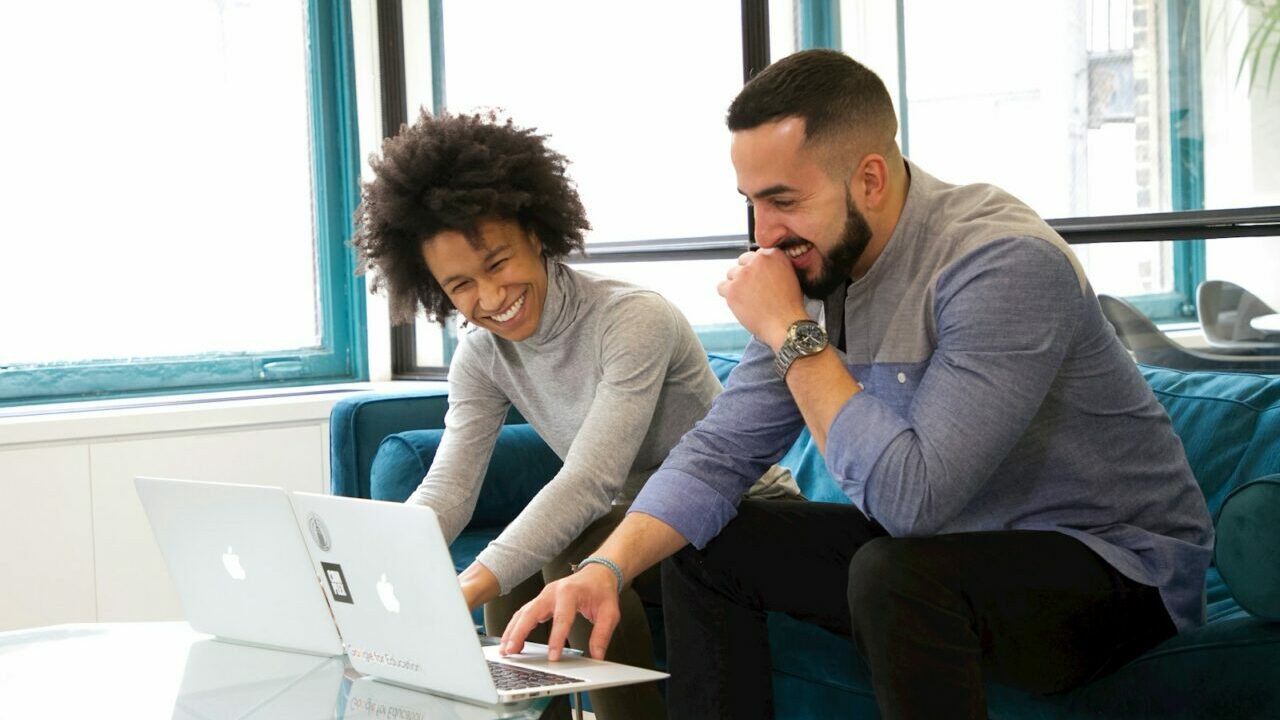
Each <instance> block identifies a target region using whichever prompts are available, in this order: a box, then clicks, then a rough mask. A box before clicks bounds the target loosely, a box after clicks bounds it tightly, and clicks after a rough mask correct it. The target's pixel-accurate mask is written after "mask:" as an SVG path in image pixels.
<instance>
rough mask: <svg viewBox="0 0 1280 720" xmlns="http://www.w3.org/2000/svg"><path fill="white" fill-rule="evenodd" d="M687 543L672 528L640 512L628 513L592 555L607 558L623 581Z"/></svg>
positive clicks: (628, 580) (633, 578)
mask: <svg viewBox="0 0 1280 720" xmlns="http://www.w3.org/2000/svg"><path fill="white" fill-rule="evenodd" d="M688 543H689V541H688V540H686V539H685V538H684V536H683V535H681V534H680V533H679V532H677V531H676V529H675V528H673V527H671V526H670V525H668V524H666V523H664V522H662V521H661V520H659V519H658V518H656V517H654V516H652V515H646V514H645V513H642V512H633V513H630V514H628V515H627V516H626V517H625V518H623V519H622V522H620V523H618V527H617V528H616V529H615V530H614V531H613V532H612V533H611V534H610V535H609V537H608V538H607V539H606V540H605V541H604V544H603V545H601V546H600V548H599V549H598V550H596V551H595V552H594V553H592V555H598V556H601V557H605V558H608V559H609V560H611V561H613V562H614V563H616V564H617V565H618V568H619V569H621V570H622V577H623V579H624V580H625V581H626V582H628V583H629V582H631V581H632V580H635V578H636V576H637V575H639V574H640V573H642V572H644V571H645V570H648V569H649V568H650V567H652V566H654V565H656V564H657V563H659V562H662V560H663V559H664V558H666V557H668V556H670V555H673V554H675V552H676V551H677V550H679V549H680V548H682V547H684V546H685V545H687V544H688Z"/></svg>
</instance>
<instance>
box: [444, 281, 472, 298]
mask: <svg viewBox="0 0 1280 720" xmlns="http://www.w3.org/2000/svg"><path fill="white" fill-rule="evenodd" d="M470 284H471V281H470V280H464V281H462V282H460V283H457V284H456V285H454V286H453V287H451V288H449V292H450V293H453V294H455V295H456V294H457V293H459V292H461V291H462V290H465V289H466V288H467V286H468V285H470Z"/></svg>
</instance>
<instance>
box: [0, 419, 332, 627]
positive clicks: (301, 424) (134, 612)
mask: <svg viewBox="0 0 1280 720" xmlns="http://www.w3.org/2000/svg"><path fill="white" fill-rule="evenodd" d="M341 396H342V395H341V394H334V393H329V394H312V395H301V396H293V397H284V398H272V399H258V400H227V401H223V402H213V403H198V404H190V405H171V406H167V407H149V408H147V407H143V408H133V409H123V408H122V409H103V410H97V411H89V412H70V413H46V414H41V415H28V416H25V417H5V418H0V548H3V550H4V552H3V554H2V555H0V558H3V559H2V560H0V566H2V568H3V569H2V570H0V577H2V578H3V587H4V590H3V592H0V631H3V630H13V629H17V628H25V627H34V626H40V625H52V624H58V623H68V622H93V621H131V620H172V619H181V618H182V611H181V607H180V606H179V604H178V600H177V596H176V594H175V593H174V591H173V588H172V585H171V582H170V580H169V576H168V572H167V571H166V569H165V567H164V563H163V560H162V558H161V556H160V552H159V549H158V548H157V547H156V544H155V541H154V540H153V539H152V536H151V528H150V526H149V525H148V523H147V520H146V517H145V515H144V514H143V511H142V507H141V505H140V503H139V502H138V498H137V495H136V493H135V491H134V487H133V478H134V477H135V476H137V475H158V476H162V477H176V478H187V479H193V480H207V481H214V482H243V483H251V484H259V485H276V486H281V487H285V488H288V489H291V490H307V491H311V492H325V491H327V489H328V487H329V463H328V417H329V410H330V408H331V407H332V405H333V403H334V402H335V401H336V400H337V399H338V398H339V397H341Z"/></svg>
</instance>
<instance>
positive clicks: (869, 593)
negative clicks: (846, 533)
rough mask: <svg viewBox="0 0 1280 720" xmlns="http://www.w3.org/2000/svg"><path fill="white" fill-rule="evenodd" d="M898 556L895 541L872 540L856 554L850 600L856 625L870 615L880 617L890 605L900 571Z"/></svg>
mask: <svg viewBox="0 0 1280 720" xmlns="http://www.w3.org/2000/svg"><path fill="white" fill-rule="evenodd" d="M897 554H898V551H897V548H896V547H895V543H894V542H893V538H889V537H881V538H876V539H874V540H871V541H870V542H868V543H866V544H865V545H863V546H862V547H860V548H858V551H857V552H855V553H854V554H853V559H851V560H850V561H849V581H848V582H849V585H848V589H847V592H846V597H847V598H848V601H849V613H850V616H851V617H852V619H853V620H854V621H855V622H856V621H857V620H858V618H859V617H865V616H866V615H867V614H869V613H878V612H879V610H880V608H881V607H882V605H883V603H884V602H885V601H886V599H887V597H888V594H889V593H890V588H891V587H892V584H893V582H894V574H895V572H896V571H897V563H896V562H895V555H897Z"/></svg>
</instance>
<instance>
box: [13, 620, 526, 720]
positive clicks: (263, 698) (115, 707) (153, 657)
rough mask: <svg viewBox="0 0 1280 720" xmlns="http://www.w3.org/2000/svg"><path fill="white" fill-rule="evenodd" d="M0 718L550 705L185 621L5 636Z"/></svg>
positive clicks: (485, 718)
mask: <svg viewBox="0 0 1280 720" xmlns="http://www.w3.org/2000/svg"><path fill="white" fill-rule="evenodd" d="M0 697H3V698H4V699H3V701H2V702H3V705H2V706H0V707H2V708H3V709H2V710H0V717H5V718H9V717H13V718H26V717H47V718H71V717H75V718H113V719H114V718H157V719H160V720H168V719H173V720H179V719H181V720H232V719H242V718H255V719H256V720H265V719H266V718H281V719H282V720H283V719H287V720H337V719H339V718H341V719H342V720H349V719H354V718H388V717H400V718H444V719H448V720H497V719H499V718H501V719H503V720H517V719H519V720H533V719H534V718H538V717H540V716H541V715H542V713H543V710H544V709H545V708H546V707H547V706H548V704H549V701H548V700H546V699H539V700H534V701H529V702H525V703H516V704H510V705H497V706H489V707H485V706H479V705H472V704H469V703H464V702H458V701H453V700H449V699H447V698H441V697H437V696H433V695H428V694H426V693H420V692H416V691H413V690H408V689H405V688H400V687H396V686H392V685H387V684H385V683H381V682H378V681H375V680H372V679H370V678H367V677H362V676H360V675H359V673H356V672H355V671H354V670H352V669H351V667H350V666H349V665H347V663H346V660H345V658H342V657H337V658H330V657H320V656H316V655H306V654H303V653H292V652H284V651H280V650H268V649H264V648H256V647H248V646H245V645H236V644H232V643H227V642H224V641H221V640H214V639H212V638H211V637H209V636H208V635H204V634H201V633H197V632H195V631H193V630H191V628H190V626H188V625H187V624H186V623H180V622H179V623H119V624H96V625H61V626H57V627H51V628H38V629H34V630H19V631H14V632H7V633H0Z"/></svg>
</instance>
